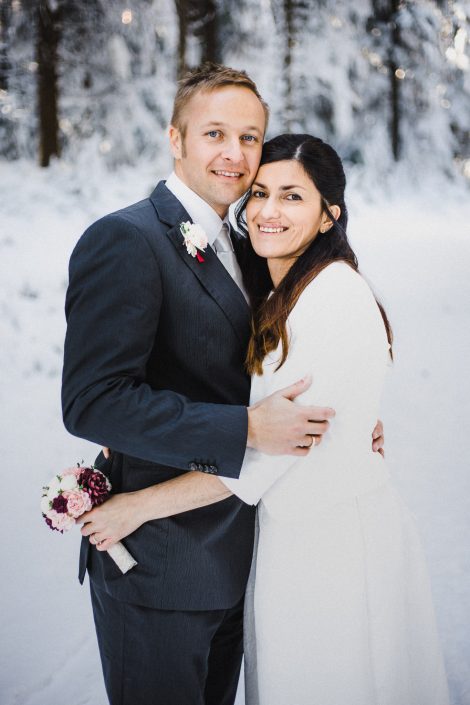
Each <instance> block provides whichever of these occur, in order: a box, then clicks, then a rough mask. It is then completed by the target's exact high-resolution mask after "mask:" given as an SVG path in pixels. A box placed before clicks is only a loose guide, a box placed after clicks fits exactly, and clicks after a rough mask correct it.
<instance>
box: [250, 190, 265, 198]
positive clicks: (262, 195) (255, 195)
mask: <svg viewBox="0 0 470 705" xmlns="http://www.w3.org/2000/svg"><path fill="white" fill-rule="evenodd" d="M251 196H252V198H265V196H266V194H265V192H264V191H252V192H251Z"/></svg>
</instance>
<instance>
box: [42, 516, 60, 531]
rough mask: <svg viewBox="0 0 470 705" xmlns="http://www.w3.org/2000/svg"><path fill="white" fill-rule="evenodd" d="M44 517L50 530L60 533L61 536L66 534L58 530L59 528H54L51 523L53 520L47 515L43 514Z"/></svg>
mask: <svg viewBox="0 0 470 705" xmlns="http://www.w3.org/2000/svg"><path fill="white" fill-rule="evenodd" d="M43 517H44V519H45V522H46V524H47V526H48V527H49V529H52V531H58V532H59V533H61V534H63V533H64V532H63V531H60V529H58V528H57V527H55V526H52V521H51V519H49V517H48V516H46V515H45V514H43Z"/></svg>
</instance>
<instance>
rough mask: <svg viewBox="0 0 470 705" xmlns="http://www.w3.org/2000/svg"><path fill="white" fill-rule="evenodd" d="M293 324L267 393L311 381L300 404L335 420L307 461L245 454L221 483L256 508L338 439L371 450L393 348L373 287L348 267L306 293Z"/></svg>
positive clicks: (331, 271)
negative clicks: (236, 473)
mask: <svg viewBox="0 0 470 705" xmlns="http://www.w3.org/2000/svg"><path fill="white" fill-rule="evenodd" d="M289 324H290V333H291V335H290V347H289V354H288V358H287V360H286V362H285V363H284V365H283V366H282V367H281V368H280V369H279V371H278V372H276V373H275V374H274V375H273V376H272V382H273V387H272V389H269V390H268V391H269V393H272V392H274V391H276V390H277V389H282V388H283V387H286V386H288V385H290V384H292V383H293V382H295V381H296V380H297V379H300V378H301V377H303V376H305V375H307V374H310V375H312V378H313V383H312V386H311V387H310V388H309V389H308V390H307V391H306V392H304V393H303V394H302V395H300V396H299V397H297V399H296V403H300V404H308V405H314V406H330V407H333V408H334V409H335V411H336V417H335V418H334V419H333V420H332V422H331V427H330V429H329V430H328V433H327V436H326V437H325V439H324V441H323V443H322V446H321V447H320V448H318V450H316V449H315V448H313V449H312V450H311V451H310V453H309V454H308V455H307V456H305V457H302V458H298V457H295V456H275V457H274V456H268V455H264V454H263V453H259V452H257V451H254V450H252V449H247V453H246V455H245V460H244V462H243V467H242V470H241V473H240V477H239V479H235V480H233V479H227V478H225V477H221V478H220V479H221V480H222V481H223V482H224V484H226V485H227V487H228V488H229V489H230V490H231V491H232V492H233V493H234V494H236V495H237V496H238V497H239V498H240V499H242V500H243V501H244V502H246V503H247V504H257V503H258V502H259V500H260V499H261V497H262V496H263V495H264V494H265V493H266V492H268V490H269V489H270V488H271V487H272V486H273V485H274V483H275V482H276V481H277V480H279V479H280V478H281V477H282V476H283V475H284V474H285V473H286V472H287V471H288V470H289V469H291V468H292V467H294V465H296V464H297V463H304V462H307V463H310V464H311V465H312V472H313V471H314V466H315V459H316V454H317V453H318V452H322V453H323V452H325V453H331V452H333V453H334V452H335V447H334V446H335V441H336V439H337V438H338V437H339V436H341V442H342V443H343V444H344V442H346V443H348V444H349V447H350V449H351V453H353V452H355V450H356V449H358V450H359V452H364V447H366V449H367V450H370V448H371V443H372V437H371V435H372V430H373V428H374V426H375V423H376V420H377V416H378V413H379V402H380V394H381V389H382V384H383V379H384V374H385V371H386V367H387V359H388V342H387V339H386V333H385V327H384V324H383V321H382V318H381V315H380V312H379V309H378V306H377V304H376V302H375V299H374V297H373V294H372V292H371V290H370V289H369V287H368V285H367V284H366V282H365V281H364V279H362V277H361V276H360V275H359V274H357V273H356V272H354V271H353V270H352V269H351V268H350V267H349V266H348V265H346V264H344V263H335V264H332V265H330V266H329V267H327V268H326V269H325V270H323V272H321V273H320V274H319V275H318V277H317V278H316V279H315V280H314V281H313V282H311V283H310V284H309V285H308V286H307V287H306V289H305V290H304V292H303V293H302V295H301V297H300V298H299V301H298V303H297V304H296V306H295V308H294V309H293V310H292V312H291V315H290V316H289Z"/></svg>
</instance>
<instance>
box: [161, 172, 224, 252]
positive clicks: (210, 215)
mask: <svg viewBox="0 0 470 705" xmlns="http://www.w3.org/2000/svg"><path fill="white" fill-rule="evenodd" d="M165 185H166V187H167V189H168V190H169V191H171V193H172V194H173V196H176V198H177V199H178V201H179V202H180V203H181V205H182V206H183V208H184V209H185V210H186V211H187V212H188V215H189V216H190V218H191V220H192V221H193V223H198V224H199V225H200V226H201V228H202V229H203V230H204V232H205V233H206V235H207V240H208V242H209V245H213V244H214V240H215V239H216V238H217V237H218V235H219V233H220V229H221V228H222V224H223V223H227V225H228V226H229V227H230V224H229V223H230V221H229V216H228V213H227V215H226V216H225V218H224V219H223V220H222V219H221V218H220V216H219V215H218V214H217V213H216V212H215V210H214V209H213V208H212V206H210V205H209V204H208V203H207V202H206V201H205V200H204V199H203V198H201V197H200V196H198V194H197V193H196V192H195V191H193V190H192V189H190V188H189V186H186V184H185V183H184V182H183V181H181V179H180V178H179V176H177V175H176V174H175V172H174V171H173V172H172V173H171V174H170V176H169V177H168V179H167V180H166V182H165Z"/></svg>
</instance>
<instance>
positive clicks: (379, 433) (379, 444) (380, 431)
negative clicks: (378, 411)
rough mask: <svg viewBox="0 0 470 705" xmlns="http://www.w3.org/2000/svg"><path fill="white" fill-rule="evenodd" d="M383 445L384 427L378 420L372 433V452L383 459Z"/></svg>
mask: <svg viewBox="0 0 470 705" xmlns="http://www.w3.org/2000/svg"><path fill="white" fill-rule="evenodd" d="M384 443H385V439H384V425H383V423H382V421H381V420H380V419H379V420H378V421H377V425H376V427H375V428H374V430H373V431H372V450H373V451H374V452H375V453H380V455H381V456H382V458H385V451H384Z"/></svg>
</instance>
